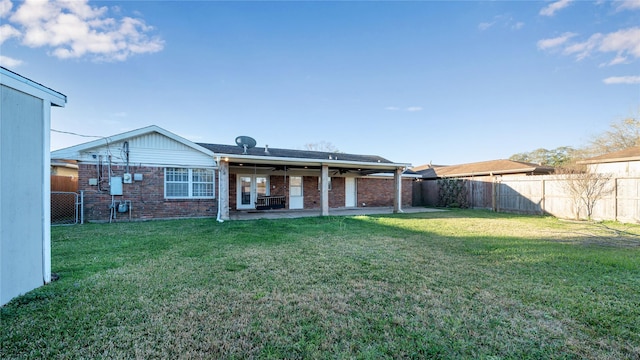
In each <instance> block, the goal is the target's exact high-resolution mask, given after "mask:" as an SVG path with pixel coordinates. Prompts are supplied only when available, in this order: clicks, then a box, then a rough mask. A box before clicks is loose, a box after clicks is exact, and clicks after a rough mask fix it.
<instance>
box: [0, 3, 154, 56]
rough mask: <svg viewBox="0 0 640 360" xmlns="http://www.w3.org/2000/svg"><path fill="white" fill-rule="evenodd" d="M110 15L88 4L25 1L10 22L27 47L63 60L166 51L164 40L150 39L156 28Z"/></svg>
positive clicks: (135, 20)
mask: <svg viewBox="0 0 640 360" xmlns="http://www.w3.org/2000/svg"><path fill="white" fill-rule="evenodd" d="M0 1H6V0H0ZM108 12H109V9H108V8H107V7H104V6H103V7H92V6H90V5H89V4H88V0H26V1H25V2H24V3H22V5H20V6H19V7H18V8H17V9H16V10H15V12H14V13H13V14H12V15H11V16H10V17H9V19H10V21H11V22H12V24H13V25H14V26H15V27H16V28H17V29H18V30H19V31H20V32H21V37H20V38H21V41H22V43H23V44H24V45H27V46H30V47H49V48H51V54H52V55H53V56H55V57H58V58H61V59H67V58H80V57H89V58H92V59H94V60H102V61H124V60H126V59H127V58H128V57H129V56H131V55H134V54H143V53H154V52H158V51H160V50H162V49H163V48H164V41H163V40H162V39H160V38H159V37H151V36H149V35H148V34H149V33H150V32H151V31H153V27H151V26H148V25H146V23H145V22H144V20H142V19H139V18H131V17H123V18H120V19H115V18H112V17H108Z"/></svg>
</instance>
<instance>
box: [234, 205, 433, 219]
mask: <svg viewBox="0 0 640 360" xmlns="http://www.w3.org/2000/svg"><path fill="white" fill-rule="evenodd" d="M435 211H446V210H442V209H433V208H425V207H407V208H403V209H402V213H405V214H411V213H421V212H435ZM379 214H393V207H364V208H338V209H329V216H358V215H379ZM313 216H320V209H313V210H263V211H258V210H249V211H233V212H230V213H229V218H230V220H253V219H293V218H301V217H313Z"/></svg>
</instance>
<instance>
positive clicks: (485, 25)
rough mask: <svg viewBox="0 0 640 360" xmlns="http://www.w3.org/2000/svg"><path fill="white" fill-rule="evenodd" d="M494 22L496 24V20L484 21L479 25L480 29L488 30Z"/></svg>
mask: <svg viewBox="0 0 640 360" xmlns="http://www.w3.org/2000/svg"><path fill="white" fill-rule="evenodd" d="M493 24H495V21H494V22H483V23H480V24H479V25H478V29H480V30H483V31H484V30H487V29H488V28H490V27H492V26H493Z"/></svg>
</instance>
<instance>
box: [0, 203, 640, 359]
mask: <svg viewBox="0 0 640 360" xmlns="http://www.w3.org/2000/svg"><path fill="white" fill-rule="evenodd" d="M52 252H53V254H52V270H53V272H55V273H57V274H59V275H60V279H59V280H58V281H56V282H53V283H51V284H49V285H47V286H44V287H42V288H39V289H36V290H34V291H32V292H30V293H28V294H26V295H24V296H21V297H19V298H17V299H15V300H13V301H12V302H10V303H9V304H7V305H6V306H4V307H3V308H2V309H1V310H0V312H1V318H0V320H1V330H0V331H1V334H0V335H1V338H0V340H1V343H0V345H1V346H0V358H2V359H13V358H21V359H22V358H140V359H146V358H232V359H233V358H238V359H239V358H260V359H262V358H273V359H280V358H289V359H290V358H316V359H319V358H321V359H325V358H337V359H343V358H362V359H379V358H446V359H461V358H484V359H527V358H528V359H541V358H544V359H547V358H552V359H553V358H555V359H583V358H588V359H625V358H626V359H638V358H640V226H639V225H628V224H627V225H625V224H618V223H584V222H569V221H560V220H557V219H554V218H549V217H534V216H517V215H506V214H495V213H491V212H486V211H472V210H457V211H449V212H437V213H421V214H400V215H393V216H392V215H384V216H382V215H381V216H360V217H326V218H301V219H287V220H255V221H235V222H225V223H223V224H219V223H216V222H215V220H214V219H198V220H173V221H153V222H137V223H118V224H88V225H81V226H71V227H55V228H53V229H52Z"/></svg>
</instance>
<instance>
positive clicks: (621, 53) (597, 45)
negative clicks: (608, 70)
mask: <svg viewBox="0 0 640 360" xmlns="http://www.w3.org/2000/svg"><path fill="white" fill-rule="evenodd" d="M596 52H599V53H615V57H614V58H613V60H611V61H610V62H609V63H608V65H617V64H622V63H625V62H627V61H629V58H635V59H637V58H640V27H634V28H629V29H622V30H618V31H616V32H613V33H609V34H600V33H597V34H593V35H591V37H590V38H589V39H588V40H587V41H584V42H581V43H575V44H571V45H569V46H567V47H566V48H565V49H564V54H566V55H575V56H576V59H577V60H583V59H584V58H586V57H588V56H590V55H592V54H593V53H596Z"/></svg>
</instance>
